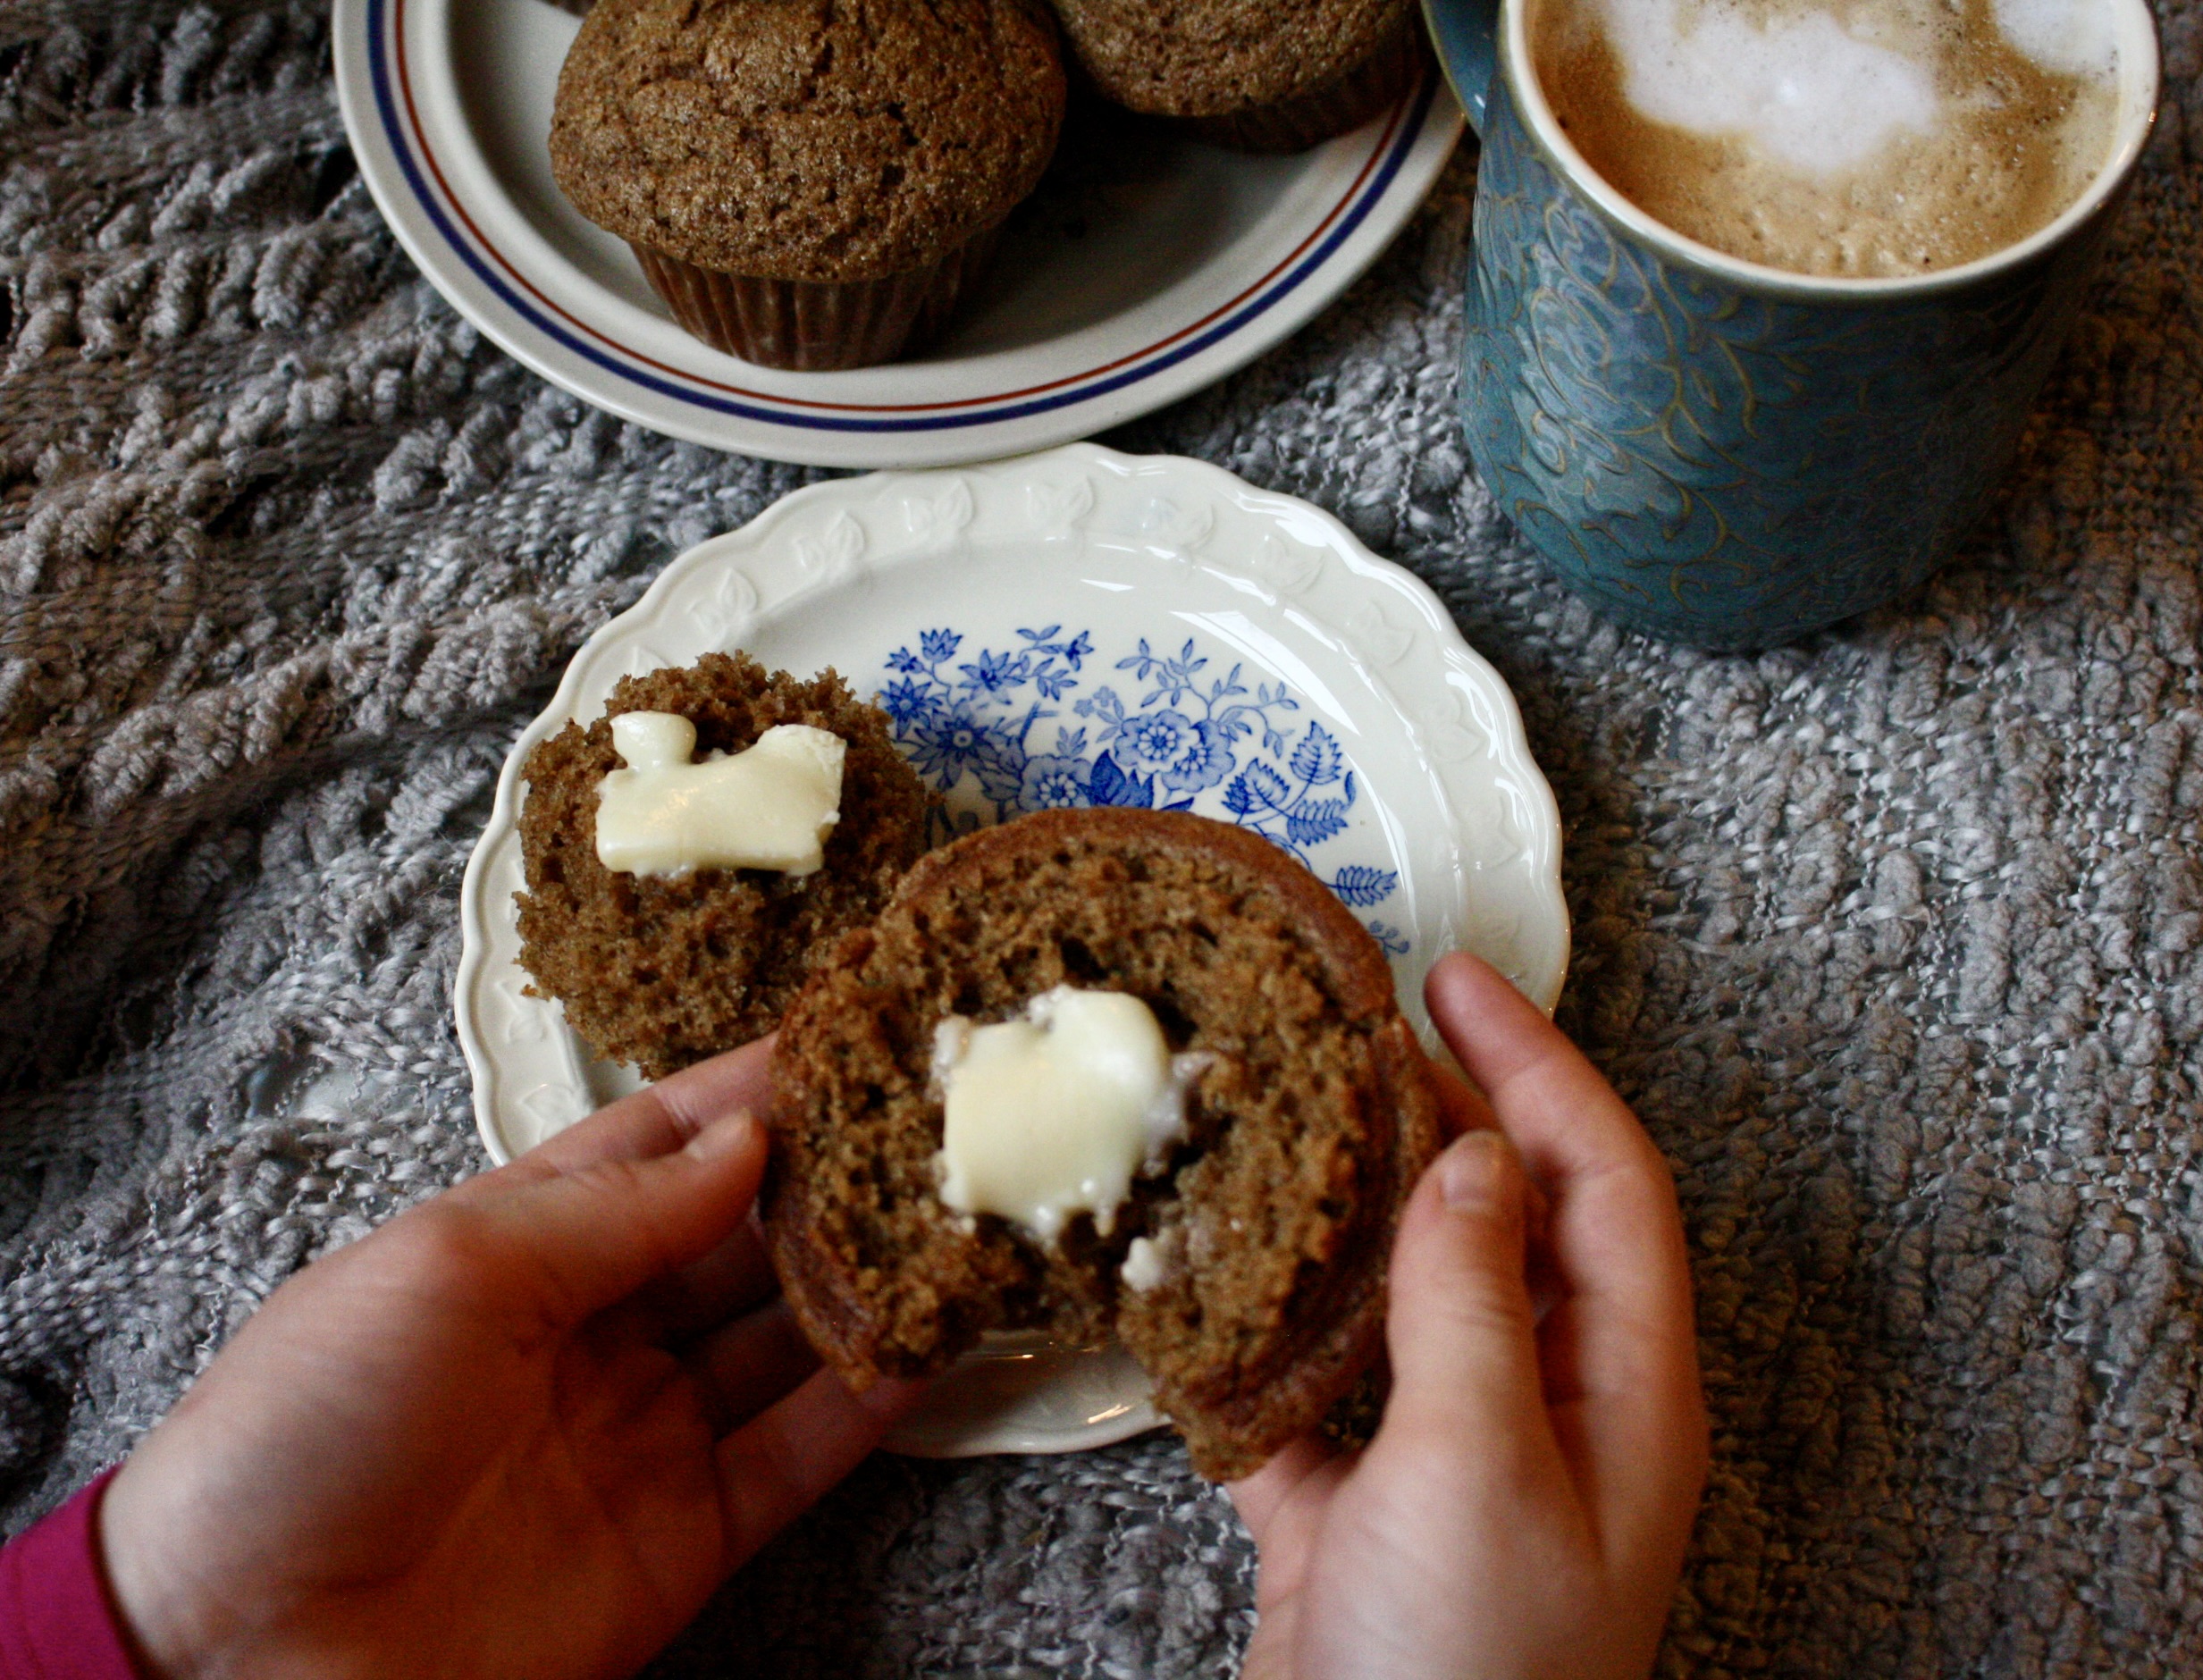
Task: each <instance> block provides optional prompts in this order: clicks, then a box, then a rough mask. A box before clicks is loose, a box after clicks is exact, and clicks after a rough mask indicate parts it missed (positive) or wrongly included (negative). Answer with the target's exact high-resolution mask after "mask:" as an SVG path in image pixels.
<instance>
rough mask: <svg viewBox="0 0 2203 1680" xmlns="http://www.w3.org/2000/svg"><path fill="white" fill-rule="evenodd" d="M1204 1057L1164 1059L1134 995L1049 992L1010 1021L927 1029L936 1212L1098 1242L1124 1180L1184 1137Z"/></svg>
mask: <svg viewBox="0 0 2203 1680" xmlns="http://www.w3.org/2000/svg"><path fill="white" fill-rule="evenodd" d="M1208 1061H1209V1058H1208V1057H1207V1056H1206V1055H1203V1054H1198V1053H1195V1054H1188V1055H1181V1056H1175V1057H1173V1055H1172V1054H1171V1052H1170V1046H1169V1045H1168V1044H1167V1043H1165V1040H1164V1037H1163V1029H1161V1028H1160V1027H1158V1026H1157V1025H1156V1020H1155V1016H1154V1015H1153V1014H1152V1013H1151V1012H1149V1010H1148V1006H1147V1005H1146V1004H1143V1003H1141V1002H1140V1001H1139V999H1138V998H1137V997H1129V996H1127V995H1125V994H1123V993H1122V992H1088V991H1080V990H1079V989H1078V988H1077V987H1070V986H1059V987H1056V988H1055V990H1054V991H1051V992H1044V993H1042V994H1041V995H1039V996H1038V997H1036V998H1034V999H1033V1000H1032V1001H1031V1002H1030V1004H1027V1005H1026V1008H1025V1019H1024V1020H1023V1021H1002V1022H1000V1023H998V1024H996V1025H995V1026H990V1027H979V1026H974V1025H973V1024H972V1023H971V1021H966V1020H965V1019H964V1018H963V1016H961V1015H951V1016H950V1017H949V1018H948V1019H947V1020H946V1021H943V1022H942V1023H941V1024H940V1025H939V1026H938V1028H936V1029H934V1039H933V1071H934V1077H935V1079H937V1081H938V1083H939V1085H940V1088H941V1092H942V1099H943V1106H944V1107H945V1109H946V1126H945V1128H944V1130H943V1136H942V1139H941V1153H940V1155H939V1156H938V1158H937V1160H936V1167H937V1170H938V1172H939V1175H940V1185H941V1200H942V1201H943V1202H944V1203H946V1205H948V1206H949V1207H950V1208H952V1209H954V1211H955V1212H957V1213H959V1214H999V1215H1000V1216H1001V1217H1003V1218H1004V1219H1007V1220H1010V1221H1012V1222H1014V1223H1016V1224H1019V1225H1022V1226H1023V1227H1024V1228H1025V1229H1026V1230H1027V1231H1030V1232H1031V1233H1032V1234H1033V1235H1034V1236H1036V1237H1038V1239H1040V1240H1041V1241H1043V1242H1054V1241H1055V1239H1056V1238H1057V1237H1058V1236H1059V1235H1061V1234H1062V1231H1063V1229H1064V1226H1065V1225H1066V1224H1067V1223H1069V1222H1070V1221H1071V1218H1072V1215H1073V1214H1081V1213H1083V1214H1092V1215H1093V1218H1094V1228H1095V1230H1097V1231H1099V1232H1100V1233H1101V1234H1102V1235H1103V1236H1105V1237H1106V1236H1107V1235H1108V1234H1109V1232H1110V1231H1111V1229H1112V1228H1113V1227H1114V1225H1115V1223H1116V1214H1117V1209H1118V1208H1119V1207H1120V1206H1121V1205H1123V1201H1124V1198H1125V1196H1126V1195H1127V1194H1128V1193H1129V1192H1130V1191H1131V1187H1132V1180H1133V1178H1134V1177H1135V1176H1136V1175H1137V1174H1139V1172H1142V1171H1153V1170H1154V1169H1156V1168H1157V1167H1160V1166H1161V1165H1162V1164H1163V1161H1164V1158H1165V1155H1167V1154H1168V1152H1169V1149H1170V1147H1171V1145H1173V1143H1176V1142H1177V1141H1178V1140H1179V1139H1181V1138H1183V1137H1184V1136H1185V1135H1186V1088H1187V1087H1188V1086H1189V1085H1190V1084H1191V1083H1192V1081H1193V1079H1194V1078H1195V1077H1196V1076H1197V1075H1198V1073H1199V1071H1200V1070H1201V1069H1202V1068H1203V1067H1205V1066H1207V1063H1208Z"/></svg>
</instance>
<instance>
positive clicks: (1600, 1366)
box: [1425, 955, 1705, 1523]
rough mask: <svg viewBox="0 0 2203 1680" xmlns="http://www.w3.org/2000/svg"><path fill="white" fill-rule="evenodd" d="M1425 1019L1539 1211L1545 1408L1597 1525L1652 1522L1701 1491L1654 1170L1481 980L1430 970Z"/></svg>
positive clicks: (1525, 1010)
mask: <svg viewBox="0 0 2203 1680" xmlns="http://www.w3.org/2000/svg"><path fill="white" fill-rule="evenodd" d="M1425 996H1426V998H1427V999H1428V1002H1429V1004H1430V1008H1431V1014H1432V1017H1433V1019H1434V1020H1435V1021H1437V1022H1438V1026H1439V1030H1440V1032H1441V1033H1442V1034H1443V1035H1444V1036H1445V1037H1446V1040H1447V1042H1448V1043H1449V1044H1450V1046H1452V1048H1453V1051H1454V1054H1456V1055H1458V1056H1459V1058H1460V1060H1461V1064H1462V1066H1463V1067H1464V1068H1466V1069H1467V1071H1468V1073H1469V1076H1470V1078H1472V1079H1475V1080H1476V1083H1477V1084H1478V1085H1479V1086H1481V1087H1482V1088H1483V1089H1484V1093H1485V1095H1486V1096H1487V1098H1488V1099H1489V1101H1490V1103H1491V1105H1492V1111H1493V1113H1494V1114H1495V1116H1496V1117H1497V1119H1498V1121H1499V1123H1500V1125H1501V1128H1502V1129H1503V1130H1505V1132H1506V1134H1507V1136H1508V1137H1509V1138H1510V1139H1512V1140H1513V1141H1514V1143H1515V1145H1516V1146H1517V1147H1518V1149H1519V1150H1520V1151H1521V1153H1522V1155H1523V1158H1524V1159H1525V1161H1526V1163H1527V1164H1528V1165H1529V1167H1530V1169H1531V1171H1532V1172H1534V1173H1535V1174H1536V1175H1537V1177H1538V1178H1539V1179H1540V1180H1542V1181H1543V1185H1544V1187H1545V1190H1546V1193H1547V1196H1548V1197H1549V1198H1550V1200H1551V1225H1550V1229H1551V1264H1552V1270H1553V1273H1554V1279H1553V1281H1554V1286H1555V1289H1556V1291H1557V1293H1558V1296H1559V1303H1558V1305H1556V1306H1554V1308H1553V1310H1552V1312H1551V1314H1550V1315H1548V1316H1547V1318H1546V1320H1545V1323H1544V1326H1543V1335H1542V1341H1543V1348H1542V1357H1543V1371H1544V1376H1545V1388H1546V1397H1547V1399H1548V1401H1549V1403H1551V1406H1552V1407H1554V1418H1555V1424H1556V1426H1557V1427H1558V1428H1559V1430H1560V1434H1561V1438H1562V1444H1563V1449H1564V1451H1565V1452H1566V1453H1567V1455H1568V1459H1569V1461H1570V1465H1571V1467H1572V1469H1573V1470H1574V1471H1575V1473H1576V1474H1577V1478H1578V1480H1579V1481H1585V1480H1589V1481H1591V1482H1593V1483H1595V1484H1596V1486H1595V1488H1594V1489H1593V1490H1592V1491H1593V1494H1594V1498H1593V1505H1594V1508H1597V1509H1600V1510H1602V1511H1603V1512H1604V1513H1605V1515H1606V1516H1607V1518H1608V1519H1609V1520H1610V1521H1617V1522H1619V1521H1624V1520H1644V1521H1650V1522H1654V1523H1664V1522H1667V1521H1668V1520H1669V1514H1670V1513H1671V1512H1672V1511H1673V1510H1674V1509H1675V1508H1677V1506H1678V1505H1680V1506H1682V1507H1684V1508H1687V1506H1688V1504H1689V1502H1690V1500H1691V1499H1694V1497H1695V1491H1696V1488H1697V1485H1698V1483H1699V1481H1700V1480H1701V1479H1702V1478H1703V1457H1704V1451H1705V1447H1704V1441H1705V1412H1704V1402H1703V1397H1702V1395H1701V1393H1700V1390H1699V1384H1698V1365H1697V1345H1696V1340H1695V1337H1694V1331H1693V1324H1692V1311H1691V1291H1690V1263H1689V1256H1688V1253H1687V1251H1686V1247H1685V1243H1684V1238H1683V1226H1682V1221H1681V1218H1680V1216H1679V1215H1678V1214H1677V1208H1676V1200H1675V1187H1674V1182H1673V1180H1672V1179H1671V1178H1670V1177H1669V1172H1668V1167H1667V1163H1666V1161H1665V1160H1664V1159H1663V1158H1662V1157H1661V1154H1660V1152H1659V1150H1658V1149H1657V1148H1656V1147H1654V1146H1653V1144H1652V1139H1651V1138H1648V1137H1647V1136H1646V1135H1645V1133H1644V1128H1643V1127H1641V1126H1640V1125H1638V1123H1637V1121H1636V1117H1635V1115H1634V1114H1632V1113H1630V1111H1629V1109H1628V1106H1627V1105H1626V1104H1624V1103H1623V1102H1622V1100H1621V1099H1620V1098H1619V1096H1616V1095H1615V1094H1614V1091H1613V1089H1612V1088H1611V1087H1610V1086H1609V1085H1608V1084H1607V1083H1606V1081H1605V1080H1604V1079H1602V1078H1601V1077H1600V1075H1599V1072H1598V1071H1597V1070H1596V1069H1595V1068H1593V1066H1592V1065H1591V1063H1589V1062H1587V1061H1586V1060H1585V1058H1584V1056H1583V1054H1582V1053H1581V1052H1579V1051H1578V1050H1577V1048H1576V1046H1573V1045H1572V1044H1570V1043H1569V1042H1568V1039H1567V1038H1566V1037H1564V1036H1563V1035H1562V1034H1561V1033H1560V1030H1559V1029H1557V1028H1555V1027H1554V1026H1553V1025H1552V1024H1551V1022H1550V1021H1547V1020H1546V1019H1545V1018H1544V1016H1543V1014H1541V1013H1540V1012H1538V1011H1537V1009H1536V1008H1535V1006H1533V1005H1532V1004H1530V1003H1529V1002H1528V1000H1526V998H1524V997H1523V996H1522V995H1521V994H1520V993H1518V992H1517V991H1516V990H1515V989H1514V987H1511V986H1509V984H1508V983H1507V981H1506V980H1505V979H1502V978H1501V976H1500V975H1499V974H1498V973H1497V972H1496V971H1495V970H1492V969H1491V968H1489V967H1487V966H1486V965H1485V964H1484V963H1482V962H1476V960H1475V959H1473V958H1468V957H1463V956H1458V955H1457V956H1452V957H1448V958H1445V959H1443V960H1442V961H1441V962H1438V963H1437V964H1435V965H1434V967H1433V968H1432V970H1431V973H1430V978H1429V979H1428V981H1427V982H1426V985H1425Z"/></svg>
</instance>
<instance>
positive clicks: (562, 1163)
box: [507, 1037, 773, 1176]
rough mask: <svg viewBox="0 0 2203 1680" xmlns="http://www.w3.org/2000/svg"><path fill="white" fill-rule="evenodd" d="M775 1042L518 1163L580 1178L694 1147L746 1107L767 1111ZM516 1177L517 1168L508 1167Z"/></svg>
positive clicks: (588, 1123)
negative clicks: (609, 1165) (589, 1169)
mask: <svg viewBox="0 0 2203 1680" xmlns="http://www.w3.org/2000/svg"><path fill="white" fill-rule="evenodd" d="M772 1046H773V1041H772V1039H771V1038H769V1037H765V1038H760V1039H758V1040H757V1041H756V1042H755V1043H754V1044H746V1045H744V1046H742V1048H741V1049H739V1050H729V1051H727V1053H726V1054H724V1055H716V1056H713V1057H711V1059H710V1060H709V1061H706V1062H699V1063H696V1064H695V1066H694V1067H689V1068H683V1069H682V1070H681V1071H679V1072H678V1073H676V1074H673V1075H671V1076H670V1077H668V1078H666V1079H660V1080H659V1081H658V1083H657V1084H655V1085H652V1086H650V1087H648V1088H645V1089H643V1090H640V1091H637V1092H635V1095H633V1096H623V1097H621V1098H620V1099H619V1100H618V1102H617V1103H610V1104H607V1105H605V1106H604V1107H602V1108H600V1109H599V1110H597V1112H596V1113H593V1114H592V1115H590V1116H589V1118H588V1119H586V1120H584V1121H580V1122H578V1123H577V1124H576V1125H572V1126H569V1127H568V1128H567V1129H566V1130H564V1131H562V1132H559V1134H558V1135H557V1136H555V1137H553V1138H547V1139H546V1140H544V1141H543V1142H542V1143H540V1144H538V1145H537V1146H536V1147H534V1148H533V1149H531V1150H530V1151H528V1153H527V1154H526V1155H523V1156H521V1157H520V1159H519V1160H518V1161H516V1162H515V1163H513V1165H514V1166H515V1167H521V1166H527V1167H531V1168H532V1169H534V1171H532V1172H530V1174H529V1176H548V1175H549V1173H550V1172H576V1171H578V1170H579V1169H581V1168H583V1167H586V1166H593V1165H595V1164H596V1163H598V1162H600V1161H647V1160H649V1159H650V1158H651V1157H652V1156H653V1155H668V1154H670V1153H671V1152H672V1151H674V1150H676V1149H678V1148H680V1147H682V1146H684V1145H685V1144H686V1143H687V1142H688V1140H689V1139H690V1138H694V1136H695V1135H696V1134H697V1133H698V1132H700V1131H702V1130H703V1129H704V1128H705V1127H707V1126H709V1125H710V1124H711V1122H712V1121H716V1120H720V1119H723V1118H725V1117H726V1116H727V1115H728V1114H733V1113H739V1112H741V1111H742V1110H744V1109H747V1110H748V1111H749V1112H750V1113H753V1114H756V1113H763V1112H764V1110H765V1105H766V1104H767V1102H768V1100H769V1098H770V1096H771V1094H772V1093H771V1086H770V1082H769V1075H770V1070H771V1064H772ZM507 1170H508V1171H510V1169H507Z"/></svg>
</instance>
